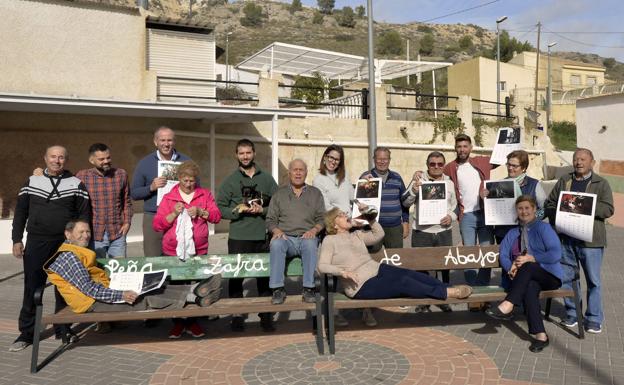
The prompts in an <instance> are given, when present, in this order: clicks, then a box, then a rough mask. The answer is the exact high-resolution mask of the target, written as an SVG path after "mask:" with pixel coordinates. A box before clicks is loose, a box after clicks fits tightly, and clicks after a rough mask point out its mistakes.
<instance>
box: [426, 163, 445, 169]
mask: <svg viewBox="0 0 624 385" xmlns="http://www.w3.org/2000/svg"><path fill="white" fill-rule="evenodd" d="M429 167H438V168H442V167H444V162H429Z"/></svg>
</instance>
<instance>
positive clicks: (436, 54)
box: [97, 0, 624, 81]
mask: <svg viewBox="0 0 624 385" xmlns="http://www.w3.org/2000/svg"><path fill="white" fill-rule="evenodd" d="M97 1H107V2H111V3H115V4H123V3H126V4H134V3H135V0H97ZM190 1H193V4H192V7H191V6H190V3H189V2H190ZM247 3H254V4H255V5H257V6H258V7H260V9H261V16H260V18H259V20H258V22H259V25H256V26H245V25H243V24H246V23H241V19H243V18H244V17H245V15H246V14H245V12H244V11H243V8H244V7H245V5H246V4H247ZM290 3H291V2H290V1H289V2H288V3H280V2H273V1H260V0H256V1H251V0H247V1H231V0H230V2H228V1H227V0H149V10H150V12H152V13H154V14H157V15H164V16H168V17H175V18H186V17H189V14H190V12H191V10H192V19H193V20H198V21H204V22H209V23H211V24H213V25H214V26H215V29H216V33H217V44H219V45H220V46H222V47H224V46H225V32H226V31H231V32H233V34H232V35H231V36H230V46H229V49H230V53H229V57H230V63H239V62H240V61H242V60H243V59H244V58H246V57H247V56H249V55H250V54H252V53H254V52H256V51H258V50H259V49H261V48H263V47H265V46H267V45H269V44H270V43H272V42H274V41H279V42H283V43H290V44H298V45H305V46H308V47H313V48H319V49H327V50H334V51H339V52H345V53H350V54H355V55H366V50H367V35H366V34H367V28H366V23H367V21H366V18H365V17H359V16H357V15H355V16H354V20H353V22H352V23H351V24H353V27H345V26H341V25H340V24H341V21H342V19H343V15H342V10H334V11H333V12H332V14H325V15H323V14H320V13H319V11H318V9H316V8H309V7H305V6H303V7H302V8H301V10H297V11H295V12H291V11H290ZM343 24H344V23H343ZM389 31H396V32H398V34H399V35H400V40H395V41H394V43H387V44H394V47H392V46H391V47H390V48H394V49H389V50H385V51H384V52H379V51H378V54H377V56H378V57H383V58H388V59H398V58H401V59H403V58H405V57H406V45H407V43H406V41H407V40H409V41H410V49H409V57H410V58H411V59H415V58H416V56H417V54H418V53H419V52H425V54H423V55H422V56H421V58H422V59H423V60H427V59H431V60H444V61H450V62H460V61H465V60H468V59H470V58H472V57H474V56H478V55H481V54H484V53H486V52H489V51H491V49H492V47H494V45H495V44H496V35H495V33H494V32H491V31H488V30H486V29H483V28H481V27H479V26H477V25H473V24H468V25H463V24H422V23H407V24H391V23H375V33H376V35H377V37H380V36H382V35H383V34H384V33H385V32H389ZM431 37H432V39H431ZM428 39H429V40H430V41H429V42H427V41H426V40H428ZM377 40H378V41H377V43H376V44H377V47H378V48H379V47H381V46H382V45H383V43H381V42H379V39H377ZM430 43H433V44H432V45H431V44H430ZM554 55H556V56H561V57H565V58H567V59H571V60H578V61H582V62H586V63H593V64H599V65H605V64H606V65H605V66H606V67H607V78H609V79H612V80H614V81H624V64H622V63H618V62H610V61H607V62H606V63H605V58H603V57H600V56H598V55H595V54H585V53H579V52H557V53H555V54H554ZM221 60H222V61H224V58H223V57H222V58H221Z"/></svg>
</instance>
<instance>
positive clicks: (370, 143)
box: [366, 0, 377, 168]
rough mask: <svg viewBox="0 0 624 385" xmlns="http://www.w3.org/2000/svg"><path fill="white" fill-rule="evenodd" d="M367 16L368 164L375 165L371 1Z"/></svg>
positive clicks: (375, 105)
mask: <svg viewBox="0 0 624 385" xmlns="http://www.w3.org/2000/svg"><path fill="white" fill-rule="evenodd" d="M366 6H367V9H366V13H367V15H368V116H369V117H368V164H369V166H370V168H373V166H374V165H375V164H374V162H373V156H374V155H375V147H377V104H376V101H375V80H376V79H375V48H374V45H373V44H374V43H373V0H368V1H367V4H366Z"/></svg>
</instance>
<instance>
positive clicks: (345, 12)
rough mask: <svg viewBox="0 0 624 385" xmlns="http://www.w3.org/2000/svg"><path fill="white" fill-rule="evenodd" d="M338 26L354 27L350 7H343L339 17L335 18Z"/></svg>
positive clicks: (353, 16) (353, 18) (352, 13)
mask: <svg viewBox="0 0 624 385" xmlns="http://www.w3.org/2000/svg"><path fill="white" fill-rule="evenodd" d="M337 19H338V20H337V21H338V25H339V26H341V27H347V28H353V27H355V12H353V8H351V7H343V8H342V12H341V13H340V16H339V17H337Z"/></svg>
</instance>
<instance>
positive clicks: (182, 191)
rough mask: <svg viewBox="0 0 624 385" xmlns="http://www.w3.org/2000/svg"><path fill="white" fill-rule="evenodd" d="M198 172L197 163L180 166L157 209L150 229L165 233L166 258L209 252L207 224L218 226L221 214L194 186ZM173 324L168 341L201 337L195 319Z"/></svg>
mask: <svg viewBox="0 0 624 385" xmlns="http://www.w3.org/2000/svg"><path fill="white" fill-rule="evenodd" d="M199 172H200V170H199V166H198V165H197V163H195V162H193V161H186V162H184V163H182V164H181V165H180V167H179V168H178V180H179V183H178V184H177V185H176V186H174V187H173V188H172V189H171V191H170V192H168V193H167V194H166V195H165V196H164V197H163V199H162V201H161V202H160V205H159V206H158V211H157V212H156V216H155V217H154V222H152V227H153V228H154V230H155V231H159V232H164V235H163V240H162V250H163V253H164V254H165V255H172V256H178V257H179V258H180V259H182V260H186V259H187V258H189V257H192V256H194V255H204V254H206V253H208V222H210V223H219V221H220V220H221V212H220V211H219V208H218V207H217V204H216V203H215V200H214V197H213V196H212V193H211V192H210V190H208V189H205V188H201V187H197V185H196V180H197V177H198V176H199ZM174 323H175V324H174V326H173V329H171V331H170V332H169V338H180V337H181V336H182V333H183V332H184V331H185V330H186V331H187V332H188V333H189V334H191V335H192V336H193V337H197V338H199V337H202V336H203V335H204V331H203V329H202V328H201V326H199V324H198V323H197V321H196V320H194V319H189V320H187V322H186V323H184V322H181V320H174Z"/></svg>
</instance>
